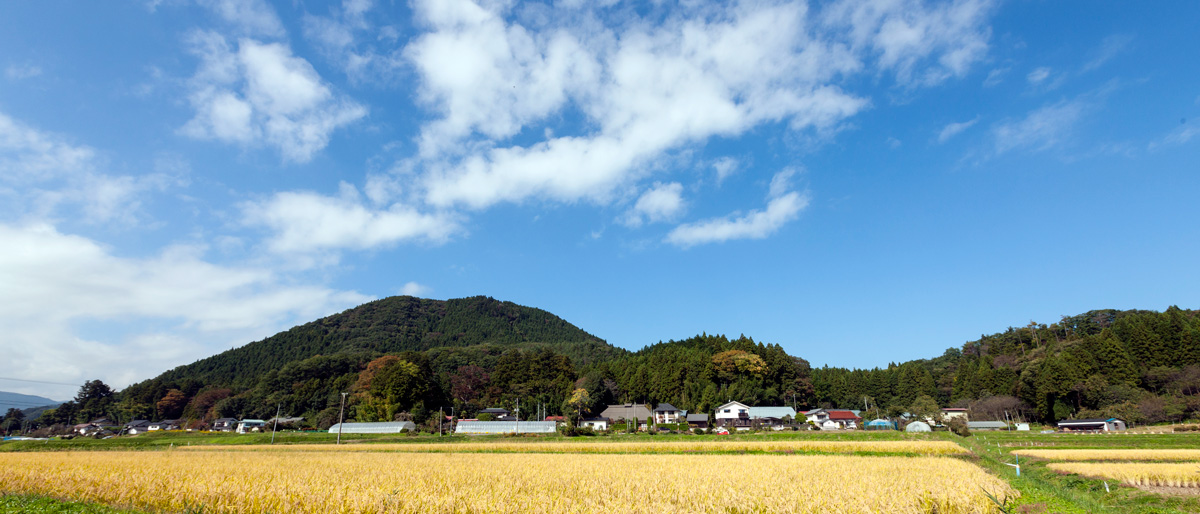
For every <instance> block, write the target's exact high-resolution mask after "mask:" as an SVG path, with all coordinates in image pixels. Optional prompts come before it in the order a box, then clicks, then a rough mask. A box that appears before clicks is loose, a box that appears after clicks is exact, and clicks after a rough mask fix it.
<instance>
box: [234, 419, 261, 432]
mask: <svg viewBox="0 0 1200 514" xmlns="http://www.w3.org/2000/svg"><path fill="white" fill-rule="evenodd" d="M265 426H267V422H266V421H263V420H261V419H243V420H241V421H239V422H238V424H237V433H239V434H245V433H249V432H261V431H262V429H263V427H265Z"/></svg>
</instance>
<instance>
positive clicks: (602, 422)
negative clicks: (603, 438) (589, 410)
mask: <svg viewBox="0 0 1200 514" xmlns="http://www.w3.org/2000/svg"><path fill="white" fill-rule="evenodd" d="M581 424H582V425H583V426H585V427H587V428H590V429H592V430H608V419H606V418H591V419H585V420H583V423H581Z"/></svg>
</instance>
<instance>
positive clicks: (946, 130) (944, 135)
mask: <svg viewBox="0 0 1200 514" xmlns="http://www.w3.org/2000/svg"><path fill="white" fill-rule="evenodd" d="M977 122H979V117H978V116H976V117H975V119H972V120H968V121H963V122H959V123H950V124H948V125H946V126H945V127H942V130H941V131H940V132H938V137H937V141H938V143H945V142H946V141H949V140H950V138H952V137H954V136H957V135H958V134H960V133H962V131H964V130H967V129H969V128H971V127H972V126H973V125H975V123H977Z"/></svg>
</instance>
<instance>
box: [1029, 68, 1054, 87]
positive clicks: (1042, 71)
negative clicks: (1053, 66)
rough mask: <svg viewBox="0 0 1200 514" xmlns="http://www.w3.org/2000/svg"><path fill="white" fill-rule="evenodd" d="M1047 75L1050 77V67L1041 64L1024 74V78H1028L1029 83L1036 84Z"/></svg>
mask: <svg viewBox="0 0 1200 514" xmlns="http://www.w3.org/2000/svg"><path fill="white" fill-rule="evenodd" d="M1049 77H1050V68H1048V67H1046V66H1042V67H1040V68H1037V69H1035V70H1033V71H1031V72H1029V75H1026V76H1025V80H1028V81H1029V83H1030V84H1034V85H1037V84H1041V83H1042V81H1044V80H1046V79H1047V78H1049Z"/></svg>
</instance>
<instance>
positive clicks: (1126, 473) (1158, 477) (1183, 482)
mask: <svg viewBox="0 0 1200 514" xmlns="http://www.w3.org/2000/svg"><path fill="white" fill-rule="evenodd" d="M1046 467H1047V468H1049V469H1051V470H1054V471H1058V472H1061V473H1074V474H1076V475H1083V476H1087V477H1092V478H1103V479H1109V480H1118V481H1120V482H1121V483H1123V484H1126V485H1132V486H1156V487H1200V463H1195V462H1193V463H1161V462H1155V463H1145V462H1120V463H1112V462H1052V463H1050V464H1047V465H1046Z"/></svg>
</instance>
